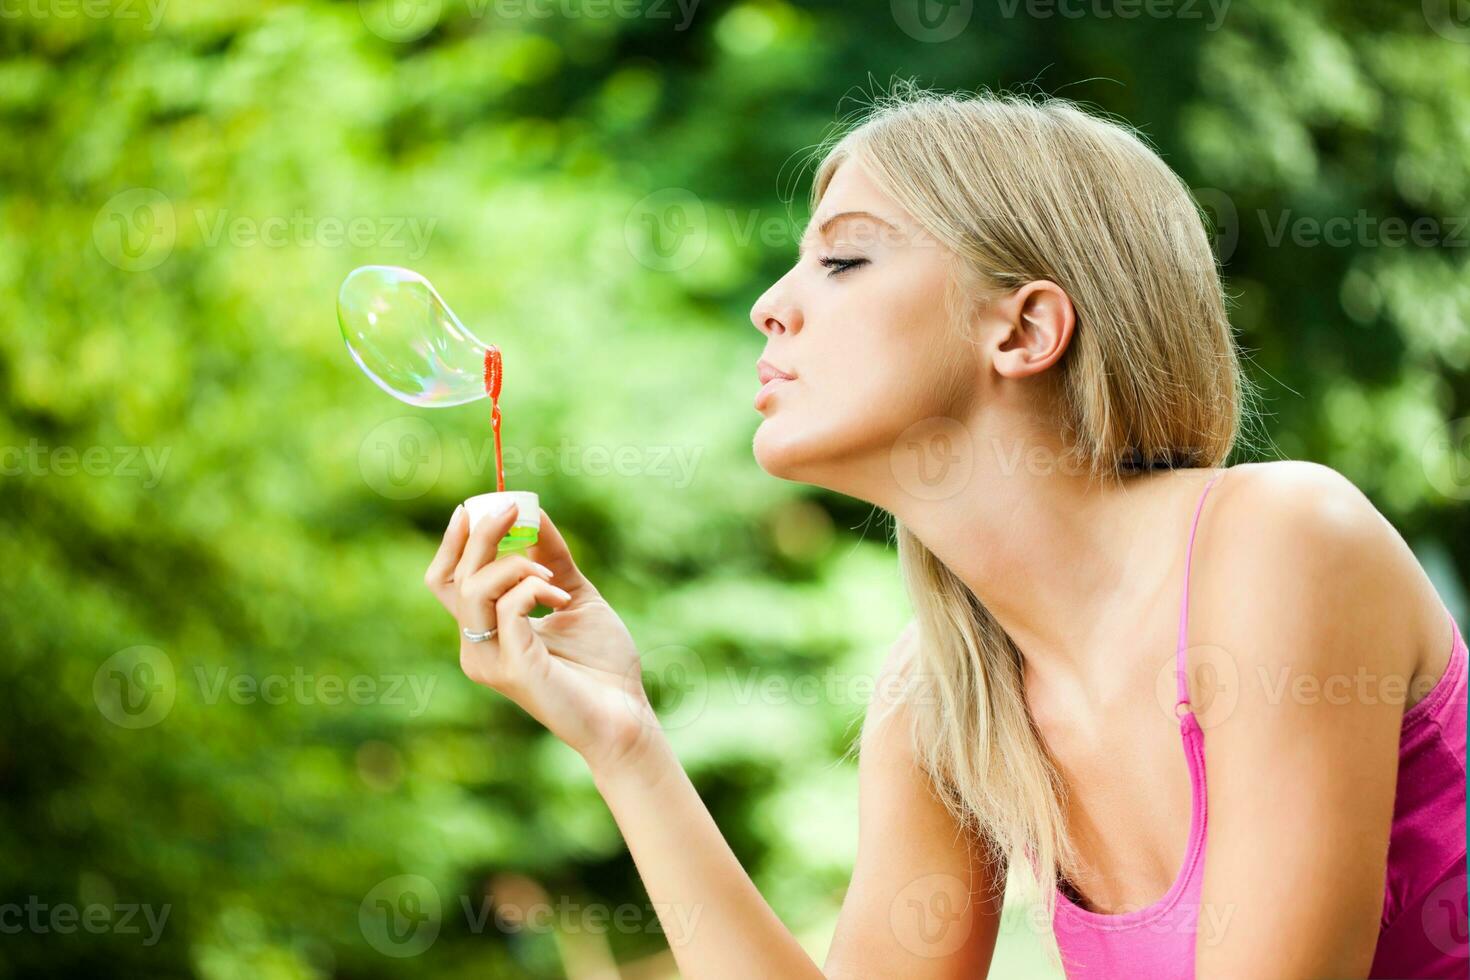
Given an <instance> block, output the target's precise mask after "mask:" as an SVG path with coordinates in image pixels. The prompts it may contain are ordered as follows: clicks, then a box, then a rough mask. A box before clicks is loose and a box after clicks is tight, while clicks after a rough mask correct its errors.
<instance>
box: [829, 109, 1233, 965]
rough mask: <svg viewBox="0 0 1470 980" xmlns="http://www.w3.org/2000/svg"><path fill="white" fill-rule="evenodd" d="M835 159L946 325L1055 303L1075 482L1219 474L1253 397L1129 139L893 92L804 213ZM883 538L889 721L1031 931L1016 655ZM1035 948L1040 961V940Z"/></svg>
mask: <svg viewBox="0 0 1470 980" xmlns="http://www.w3.org/2000/svg"><path fill="white" fill-rule="evenodd" d="M822 150H823V148H819V151H818V152H819V153H821V152H822ZM850 159H853V160H860V161H861V164H862V166H863V168H864V171H865V172H866V173H867V174H868V175H869V176H870V177H871V178H872V179H873V181H874V182H875V183H877V184H878V185H879V187H880V188H881V189H882V190H883V191H884V192H885V193H886V194H888V196H889V197H891V198H892V199H893V200H894V201H895V202H896V203H897V204H899V205H900V206H901V207H903V208H904V209H905V210H906V211H907V212H908V213H909V214H910V215H912V216H913V218H914V219H915V220H916V221H917V222H918V223H919V225H920V226H921V227H922V228H923V230H924V231H925V232H927V233H928V234H930V235H932V236H933V237H934V238H935V239H936V240H937V241H938V242H940V243H941V244H943V245H944V246H947V248H948V249H949V250H950V252H952V253H953V255H954V256H955V257H957V259H958V263H957V267H956V269H955V273H956V274H955V276H954V277H953V282H954V291H953V295H951V296H949V297H946V303H947V305H948V307H949V309H950V311H951V313H955V312H957V311H959V310H963V309H966V308H973V304H976V303H980V302H983V301H984V299H985V298H986V297H988V296H992V295H995V294H997V293H1004V292H1007V291H1010V290H1014V289H1016V288H1018V287H1020V286H1022V285H1024V284H1025V283H1028V282H1031V281H1034V280H1037V279H1048V280H1051V281H1053V282H1055V283H1057V284H1058V285H1060V286H1061V287H1062V288H1063V289H1064V290H1065V291H1066V293H1067V295H1068V296H1069V297H1070V298H1071V300H1072V303H1073V305H1074V307H1075V310H1076V315H1077V325H1076V329H1075V332H1074V335H1073V338H1072V341H1071V344H1070V347H1069V349H1068V351H1067V353H1066V354H1065V355H1064V357H1063V359H1062V361H1061V362H1059V364H1058V377H1057V379H1056V385H1057V397H1056V399H1055V401H1056V403H1057V404H1058V405H1059V407H1060V413H1059V417H1058V418H1057V420H1056V421H1057V426H1058V433H1059V435H1060V436H1061V438H1062V442H1063V445H1064V446H1065V447H1066V453H1067V454H1068V455H1069V456H1070V457H1071V459H1072V463H1073V464H1075V465H1077V467H1078V471H1079V472H1084V473H1086V474H1088V475H1089V477H1091V478H1094V479H1097V480H1100V481H1105V482H1106V481H1121V480H1123V479H1125V478H1126V477H1127V475H1128V473H1130V472H1132V469H1131V468H1130V465H1129V464H1130V463H1137V462H1138V461H1140V460H1141V461H1143V462H1144V465H1145V466H1147V465H1149V463H1150V462H1154V463H1157V462H1162V463H1163V464H1164V465H1167V466H1186V467H1212V466H1219V465H1222V464H1223V463H1224V462H1225V461H1226V459H1227V457H1228V456H1229V454H1230V452H1231V449H1232V447H1233V446H1234V444H1235V441H1236V439H1237V437H1238V436H1239V435H1240V430H1241V426H1242V419H1243V417H1244V418H1250V415H1249V414H1248V413H1246V409H1247V408H1248V407H1249V406H1250V405H1251V404H1253V399H1254V398H1255V397H1256V390H1255V389H1254V388H1252V387H1251V386H1250V385H1249V384H1248V382H1247V380H1246V378H1245V376H1244V374H1243V372H1242V371H1241V366H1240V359H1239V356H1238V353H1237V350H1236V346H1235V342H1234V336H1233V334H1232V330H1231V326H1230V322H1229V319H1228V318H1227V316H1226V311H1225V297H1224V294H1223V291H1222V289H1221V283H1220V275H1219V270H1218V267H1217V265H1216V262H1215V257H1214V254H1213V252H1212V250H1211V245H1210V238H1209V235H1208V233H1207V230H1206V225H1205V221H1204V218H1203V215H1202V213H1201V211H1200V209H1199V208H1198V206H1197V205H1196V204H1195V201H1194V198H1193V197H1192V196H1191V194H1190V191H1189V188H1188V187H1187V186H1186V185H1185V184H1184V182H1183V181H1182V180H1181V179H1180V178H1179V177H1178V176H1177V175H1176V174H1175V173H1174V172H1173V171H1172V170H1170V169H1169V168H1168V167H1167V166H1166V165H1165V164H1164V162H1163V161H1162V160H1161V159H1160V158H1159V157H1158V155H1157V154H1156V153H1155V152H1154V151H1153V150H1152V149H1150V148H1149V147H1148V146H1147V145H1145V143H1144V142H1143V140H1142V139H1141V138H1140V137H1139V136H1138V135H1137V134H1136V133H1135V132H1133V131H1132V130H1131V129H1129V128H1126V127H1125V126H1123V125H1120V124H1118V123H1115V122H1112V121H1110V120H1107V119H1103V118H1100V117H1099V116H1096V115H1093V114H1090V113H1088V112H1086V111H1084V110H1083V109H1081V108H1080V107H1079V106H1077V105H1076V104H1074V103H1071V102H1068V101H1065V100H1061V99H1055V98H1029V97H1021V96H997V95H991V94H970V93H963V94H949V93H945V94H937V93H931V92H925V91H922V90H919V89H917V88H916V87H915V86H913V85H911V84H901V85H900V86H898V87H896V88H895V89H894V90H893V92H892V93H890V94H887V95H884V96H881V97H879V98H878V99H876V100H875V101H874V103H873V104H872V106H871V107H869V109H868V110H867V112H866V113H865V114H864V116H863V118H862V119H861V120H860V122H859V123H858V124H857V125H856V126H854V127H853V128H851V129H850V130H849V131H847V132H846V133H845V134H843V135H841V137H840V139H836V140H835V141H832V142H831V143H829V145H828V147H827V148H825V155H824V156H823V157H822V158H821V162H820V163H819V165H818V167H817V170H816V174H815V177H814V180H813V183H812V192H811V207H812V211H813V213H815V210H816V207H817V205H818V204H819V203H820V201H821V198H822V195H823V194H824V193H825V192H826V189H827V186H828V184H829V183H830V181H831V179H832V176H833V174H834V173H835V172H836V170H837V168H838V167H839V166H840V165H841V164H842V163H844V162H845V161H847V160H850ZM962 322H964V318H963V317H957V318H956V323H957V324H959V323H962ZM957 329H958V327H957ZM895 534H896V536H897V541H898V554H899V565H900V568H901V571H902V575H903V579H904V585H905V589H906V591H907V593H908V597H909V601H910V605H911V606H912V609H913V612H914V620H915V625H916V627H917V637H916V642H915V643H914V644H912V647H911V649H912V655H911V659H910V661H909V663H908V665H907V668H908V669H909V670H910V671H913V672H916V673H915V674H914V676H916V677H921V678H922V679H923V682H924V692H925V694H926V695H927V698H926V701H925V704H924V706H923V707H922V708H920V709H918V710H914V711H910V712H908V715H909V717H910V718H911V719H912V736H913V739H914V747H915V751H916V754H917V756H918V758H919V759H920V760H921V763H922V765H923V766H924V768H925V771H926V773H927V774H928V776H929V778H930V779H931V780H932V782H933V784H934V786H935V788H936V790H937V791H938V792H939V795H940V796H941V797H942V798H943V799H944V801H945V803H946V805H947V806H948V808H949V810H950V812H951V813H952V814H953V815H954V816H955V818H956V819H957V820H958V821H960V823H961V825H962V826H964V827H965V828H966V829H967V830H969V831H971V832H972V833H973V835H974V837H973V839H974V840H976V841H978V842H980V843H981V844H982V845H983V846H984V847H986V848H987V849H988V850H989V852H990V853H989V854H988V855H987V856H988V858H989V859H991V860H995V861H997V863H998V864H999V865H1000V866H1002V867H1006V868H1008V869H1012V870H1015V871H1019V872H1020V875H1021V878H1020V880H1021V882H1022V883H1023V884H1025V883H1027V882H1028V881H1029V883H1030V884H1031V885H1032V886H1033V887H1034V889H1035V893H1036V900H1037V901H1039V902H1040V903H1041V905H1042V906H1043V907H1044V910H1045V912H1046V917H1045V921H1046V922H1047V923H1048V924H1049V923H1050V922H1051V921H1052V914H1053V912H1054V909H1055V888H1056V884H1057V882H1058V881H1059V880H1060V879H1068V880H1076V879H1075V874H1076V872H1077V870H1078V869H1077V865H1076V852H1075V850H1074V848H1073V845H1072V842H1071V841H1070V840H1069V838H1068V833H1067V828H1066V819H1065V807H1064V805H1063V791H1064V787H1063V785H1062V783H1061V780H1060V778H1059V776H1058V772H1057V769H1056V767H1055V766H1054V764H1053V762H1052V760H1051V758H1050V757H1049V755H1048V753H1047V751H1046V748H1045V746H1044V744H1043V742H1042V740H1041V737H1040V735H1039V734H1038V732H1037V730H1036V728H1035V726H1034V724H1033V722H1032V718H1031V714H1030V711H1029V709H1028V707H1027V704H1026V699H1025V694H1024V688H1023V683H1022V676H1023V673H1022V660H1021V653H1020V651H1019V649H1018V648H1017V647H1016V645H1015V643H1014V642H1013V641H1012V639H1011V637H1010V636H1009V635H1008V634H1007V633H1006V632H1005V630H1004V629H1002V628H1001V626H1000V624H999V623H998V622H997V621H996V619H995V618H994V616H993V615H992V614H991V613H990V611H989V610H988V609H987V608H986V607H985V605H984V604H983V603H982V602H981V601H980V600H979V599H978V598H977V597H976V596H975V594H974V593H973V592H971V591H970V590H969V589H968V588H967V587H966V586H965V584H964V583H963V582H962V581H961V580H960V579H959V578H958V577H957V576H956V575H955V574H954V573H953V572H952V571H951V570H950V569H949V568H948V567H947V566H946V565H945V564H943V563H942V562H941V561H940V560H939V559H938V558H936V557H935V555H934V554H933V552H931V551H930V550H929V549H928V548H927V547H925V545H924V544H923V543H922V542H921V541H920V540H919V538H918V537H917V536H916V535H915V534H914V533H913V532H912V531H910V530H908V529H907V528H906V527H904V526H903V525H902V524H901V523H899V522H898V521H896V520H895ZM887 707H889V708H891V707H893V705H891V704H890V705H888V706H887ZM883 713H885V712H883V711H881V710H878V711H875V712H872V713H870V715H869V718H868V721H867V724H872V723H874V721H875V719H876V717H877V716H879V715H881V714H883ZM1043 938H1044V941H1045V942H1046V944H1047V945H1048V949H1049V950H1050V952H1051V954H1052V957H1053V959H1054V960H1055V959H1057V952H1058V951H1057V947H1056V945H1055V937H1054V936H1053V934H1052V933H1051V932H1050V931H1047V932H1046V933H1044V936H1043Z"/></svg>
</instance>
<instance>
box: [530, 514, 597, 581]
mask: <svg viewBox="0 0 1470 980" xmlns="http://www.w3.org/2000/svg"><path fill="white" fill-rule="evenodd" d="M526 550H527V553H528V554H530V556H531V557H532V558H534V559H536V560H537V561H539V562H541V563H542V564H543V565H545V566H547V567H548V568H550V569H551V571H552V573H553V574H554V577H555V579H556V584H557V585H559V586H561V587H562V588H563V589H565V590H566V591H567V592H569V593H571V595H572V598H574V599H575V598H577V597H578V596H579V595H581V594H585V593H588V592H590V593H593V594H596V593H597V589H595V588H593V586H592V583H591V582H589V581H588V580H587V576H585V575H583V574H582V571H581V569H579V568H578V567H577V563H576V561H575V560H574V559H573V558H572V552H571V549H570V548H568V547H567V541H566V538H564V537H562V536H561V532H560V531H558V530H557V529H556V525H555V524H554V523H552V520H551V515H550V514H548V513H546V510H545V508H542V510H541V529H540V530H539V531H538V532H537V533H536V543H535V544H533V545H531V547H530V548H528V549H526Z"/></svg>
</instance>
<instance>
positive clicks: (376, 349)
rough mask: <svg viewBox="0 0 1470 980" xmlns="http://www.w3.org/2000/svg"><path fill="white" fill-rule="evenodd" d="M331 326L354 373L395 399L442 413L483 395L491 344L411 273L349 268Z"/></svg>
mask: <svg viewBox="0 0 1470 980" xmlns="http://www.w3.org/2000/svg"><path fill="white" fill-rule="evenodd" d="M337 322H338V323H339V324H341V326H342V339H343V340H345V341H347V349H348V350H349V351H350V352H351V353H352V359H353V360H355V361H356V362H357V365H358V367H360V368H362V370H363V373H365V374H366V375H367V376H368V377H369V378H372V379H373V381H374V382H375V383H376V384H377V385H378V387H379V388H382V389H383V390H384V391H386V392H387V393H388V394H390V395H392V396H393V397H394V398H397V399H398V400H399V401H404V402H407V403H408V404H410V405H423V406H426V407H429V408H447V407H450V406H453V405H463V404H465V403H466V402H472V401H475V400H476V399H479V398H484V397H485V351H486V350H487V349H488V348H489V346H490V345H488V344H485V343H483V342H481V341H480V340H479V338H477V337H476V336H475V335H474V334H472V333H470V332H469V331H468V330H467V329H465V326H464V324H462V323H460V322H459V317H457V316H455V315H454V311H453V310H451V309H450V308H449V306H448V304H446V303H445V302H444V300H443V299H441V298H440V297H439V294H438V292H436V291H435V290H434V287H433V286H431V285H430V284H429V280H427V279H425V278H424V277H423V276H421V275H419V274H418V273H417V272H414V271H413V270H412V269H401V268H398V267H397V266H391V265H365V266H362V267H361V268H358V269H353V270H352V272H351V273H350V274H349V275H348V276H347V278H346V279H345V280H344V281H343V282H342V289H341V290H340V291H339V292H338V293H337Z"/></svg>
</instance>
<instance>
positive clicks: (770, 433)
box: [751, 418, 806, 481]
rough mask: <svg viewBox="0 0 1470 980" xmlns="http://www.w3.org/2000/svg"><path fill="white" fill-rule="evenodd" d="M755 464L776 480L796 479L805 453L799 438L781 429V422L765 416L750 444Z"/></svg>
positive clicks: (798, 477)
mask: <svg viewBox="0 0 1470 980" xmlns="http://www.w3.org/2000/svg"><path fill="white" fill-rule="evenodd" d="M751 449H752V451H753V452H754V453H755V461H756V464H757V465H759V466H760V468H761V469H763V470H765V471H766V472H767V473H769V474H770V475H771V476H774V477H775V478H776V479H778V480H796V481H799V480H800V479H801V477H800V476H799V474H800V472H801V469H802V462H803V458H804V457H805V455H806V454H805V453H804V452H803V451H802V447H801V446H800V445H799V440H796V439H793V438H791V437H790V436H789V435H788V434H787V433H785V432H783V431H782V427H781V424H780V423H779V422H777V421H776V420H774V419H771V418H767V419H765V420H764V421H763V422H761V424H760V428H758V429H756V430H755V441H754V442H753V443H752V444H751Z"/></svg>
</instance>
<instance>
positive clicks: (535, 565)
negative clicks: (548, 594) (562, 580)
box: [531, 561, 555, 578]
mask: <svg viewBox="0 0 1470 980" xmlns="http://www.w3.org/2000/svg"><path fill="white" fill-rule="evenodd" d="M531 566H532V567H533V568H535V569H536V571H538V572H540V573H541V574H542V575H545V576H546V577H547V578H551V577H552V576H553V575H554V574H555V573H554V572H553V571H552V570H551V569H549V568H547V567H546V566H545V565H543V564H541V563H540V562H539V561H533V562H531Z"/></svg>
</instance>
